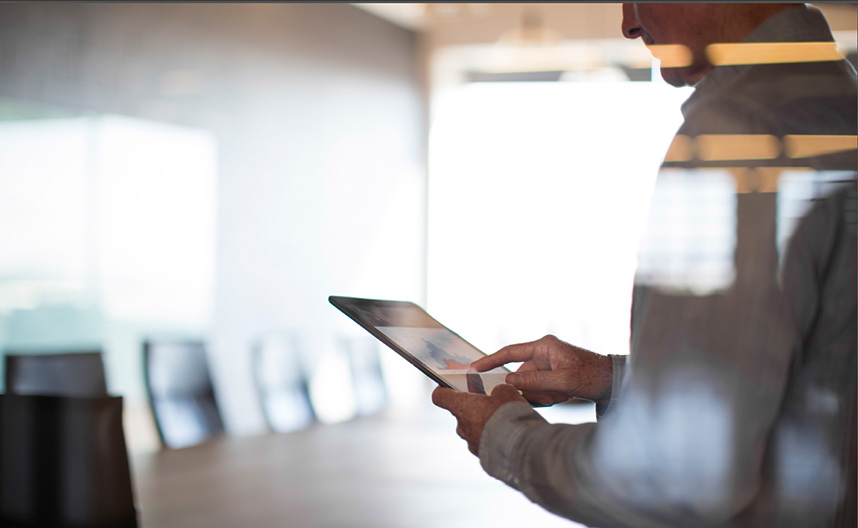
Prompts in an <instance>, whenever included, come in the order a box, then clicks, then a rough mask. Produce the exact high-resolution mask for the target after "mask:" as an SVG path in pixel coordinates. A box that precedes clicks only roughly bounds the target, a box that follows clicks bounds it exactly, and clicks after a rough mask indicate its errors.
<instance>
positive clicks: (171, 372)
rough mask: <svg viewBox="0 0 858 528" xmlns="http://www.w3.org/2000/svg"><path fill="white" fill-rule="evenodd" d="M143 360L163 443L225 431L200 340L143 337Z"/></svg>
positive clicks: (184, 443)
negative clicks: (147, 338)
mask: <svg viewBox="0 0 858 528" xmlns="http://www.w3.org/2000/svg"><path fill="white" fill-rule="evenodd" d="M143 363H144V364H143V372H144V381H145V384H146V392H147V394H148V396H149V404H150V405H151V407H152V414H153V416H154V417H155V425H156V427H157V429H158V436H159V437H160V438H161V442H162V444H163V445H164V446H165V447H168V448H171V449H176V448H181V447H188V446H192V445H196V444H200V443H202V442H205V441H206V440H208V439H210V438H212V437H214V436H217V435H219V434H221V433H223V432H224V425H223V419H222V418H221V414H220V409H219V407H218V403H217V398H216V397H215V390H214V386H213V385H212V380H211V375H210V373H209V364H208V358H207V356H206V346H205V344H204V343H203V342H201V341H155V340H145V341H144V342H143Z"/></svg>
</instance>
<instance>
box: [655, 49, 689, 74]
mask: <svg viewBox="0 0 858 528" xmlns="http://www.w3.org/2000/svg"><path fill="white" fill-rule="evenodd" d="M647 47H648V48H649V50H650V52H651V53H652V56H653V57H655V58H656V59H658V60H659V62H660V63H661V67H662V68H682V67H684V66H688V65H689V64H691V50H689V49H688V47H687V46H683V45H682V44H653V45H651V46H647Z"/></svg>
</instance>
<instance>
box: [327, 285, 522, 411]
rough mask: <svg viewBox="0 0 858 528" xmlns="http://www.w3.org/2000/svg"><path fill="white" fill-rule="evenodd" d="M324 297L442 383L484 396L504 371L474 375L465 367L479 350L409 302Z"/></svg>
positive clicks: (505, 370) (475, 358)
mask: <svg viewBox="0 0 858 528" xmlns="http://www.w3.org/2000/svg"><path fill="white" fill-rule="evenodd" d="M329 300H330V302H331V304H333V305H334V306H336V307H337V308H339V309H340V310H341V311H342V312H343V313H345V314H346V315H348V316H349V317H351V318H352V319H353V320H354V321H355V322H357V323H358V324H360V325H361V326H362V327H364V328H365V329H366V330H367V331H369V333H371V334H372V335H374V336H375V337H377V338H378V339H379V340H380V341H382V342H383V343H384V344H386V345H387V346H389V347H390V348H392V349H393V350H394V351H395V352H397V353H398V354H399V355H401V356H402V357H404V358H405V359H406V360H408V361H409V362H411V364H413V365H414V366H415V367H417V368H418V369H420V370H421V371H422V372H423V373H424V374H426V375H427V376H429V377H430V378H432V379H433V380H435V381H436V382H438V383H439V384H441V385H443V386H446V387H450V388H452V389H455V390H458V391H462V392H474V393H478V394H489V393H491V391H492V389H493V388H494V387H495V385H498V384H501V383H504V380H505V378H506V375H507V374H509V370H507V369H506V368H503V367H498V368H495V369H492V370H489V371H487V372H479V373H478V372H474V371H472V370H470V369H469V366H470V364H471V362H472V361H475V360H477V359H479V358H481V357H483V356H485V354H484V353H482V352H480V351H479V350H478V349H477V348H476V347H474V346H473V345H471V344H470V343H468V342H467V341H465V340H464V339H462V338H461V337H460V336H459V335H458V334H456V333H455V332H453V331H452V330H450V329H448V328H447V327H445V326H444V325H442V324H441V323H439V322H438V321H436V320H435V319H434V318H433V317H432V316H430V315H429V314H428V313H426V312H425V311H424V310H423V309H422V308H420V307H419V306H417V305H416V304H414V303H411V302H404V301H382V300H377V299H357V298H354V297H333V296H332V297H330V298H329Z"/></svg>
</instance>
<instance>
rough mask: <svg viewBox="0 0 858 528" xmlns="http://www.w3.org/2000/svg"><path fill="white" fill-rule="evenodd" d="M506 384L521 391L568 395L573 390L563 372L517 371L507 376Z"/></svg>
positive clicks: (568, 378)
mask: <svg viewBox="0 0 858 528" xmlns="http://www.w3.org/2000/svg"><path fill="white" fill-rule="evenodd" d="M506 382H507V383H509V384H511V385H513V386H514V387H515V388H516V389H520V390H523V391H540V392H546V391H556V392H563V393H569V392H570V391H572V390H574V388H575V383H574V381H573V380H570V376H569V372H567V371H565V370H529V371H522V370H519V371H518V372H514V373H512V374H508V375H507V377H506ZM540 403H541V402H540Z"/></svg>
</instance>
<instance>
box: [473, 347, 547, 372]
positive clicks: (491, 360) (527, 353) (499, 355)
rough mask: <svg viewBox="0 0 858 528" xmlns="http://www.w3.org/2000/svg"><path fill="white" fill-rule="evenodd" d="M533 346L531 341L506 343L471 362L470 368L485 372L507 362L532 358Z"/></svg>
mask: <svg viewBox="0 0 858 528" xmlns="http://www.w3.org/2000/svg"><path fill="white" fill-rule="evenodd" d="M533 353H534V346H533V344H532V343H523V344H520V345H508V346H505V347H503V348H502V349H500V350H498V351H497V352H495V353H494V354H491V355H489V356H486V357H484V358H480V359H478V360H476V361H474V362H473V363H471V368H472V369H474V370H476V371H477V372H485V371H486V370H491V369H493V368H495V367H500V366H501V365H506V364H507V363H513V362H519V361H529V360H531V359H533Z"/></svg>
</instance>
